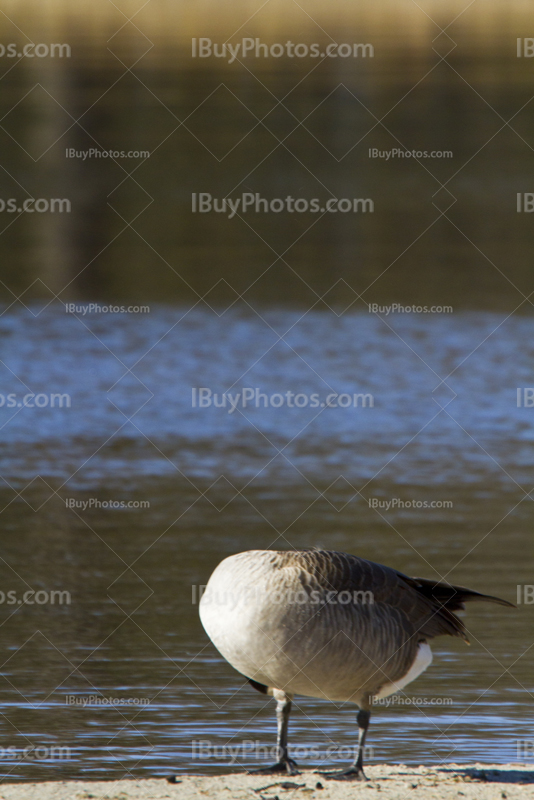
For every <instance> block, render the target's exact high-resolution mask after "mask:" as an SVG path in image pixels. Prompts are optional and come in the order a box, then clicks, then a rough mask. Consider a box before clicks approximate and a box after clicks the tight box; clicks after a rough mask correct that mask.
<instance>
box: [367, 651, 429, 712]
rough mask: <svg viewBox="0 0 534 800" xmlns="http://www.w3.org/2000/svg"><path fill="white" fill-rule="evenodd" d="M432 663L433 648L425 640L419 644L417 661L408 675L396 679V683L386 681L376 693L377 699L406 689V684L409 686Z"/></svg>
mask: <svg viewBox="0 0 534 800" xmlns="http://www.w3.org/2000/svg"><path fill="white" fill-rule="evenodd" d="M431 663H432V650H431V649H430V645H429V644H427V643H426V642H424V643H422V644H420V645H419V650H418V651H417V656H416V658H415V661H414V662H413V664H412V666H411V667H410V669H409V670H408V672H407V673H406V675H403V676H402V678H400V680H398V681H395V683H386V685H385V686H382V688H381V689H380V691H379V693H378V694H377V695H376V699H377V700H381V699H382V698H383V697H389V695H390V694H394V693H395V692H400V691H401V689H404V687H405V686H408V684H409V683H411V682H412V681H414V680H415V679H416V678H417V677H418V676H419V675H420V674H421V673H422V672H424V671H425V669H426V668H427V667H429V666H430V664H431Z"/></svg>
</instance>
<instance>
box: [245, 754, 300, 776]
mask: <svg viewBox="0 0 534 800" xmlns="http://www.w3.org/2000/svg"><path fill="white" fill-rule="evenodd" d="M247 772H248V774H249V775H300V772H299V770H298V767H297V762H296V761H293V759H292V758H285V759H282V760H281V761H277V762H276V764H271V766H270V767H260V768H259V769H248V770H247Z"/></svg>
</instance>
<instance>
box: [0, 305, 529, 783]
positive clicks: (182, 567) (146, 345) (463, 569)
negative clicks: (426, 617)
mask: <svg viewBox="0 0 534 800" xmlns="http://www.w3.org/2000/svg"><path fill="white" fill-rule="evenodd" d="M265 319H266V320H267V321H268V322H269V324H266V323H265V322H264V321H263V320H262V319H260V318H259V317H258V316H257V315H256V314H252V313H250V311H248V312H247V311H246V310H243V309H242V310H241V311H238V310H233V311H230V312H228V313H227V314H226V315H224V317H223V318H220V317H219V316H217V315H216V314H215V313H213V312H212V311H209V310H208V311H204V312H201V311H199V310H194V311H190V312H189V313H187V309H176V308H172V307H161V308H157V307H154V308H153V309H152V312H151V314H150V315H148V316H147V317H144V318H143V323H142V324H140V323H139V319H138V318H136V317H135V315H121V316H120V317H118V316H115V317H114V316H111V315H107V316H106V315H100V316H98V317H91V318H88V317H86V318H85V319H84V320H83V322H80V321H79V320H77V319H75V318H73V317H72V316H71V315H68V314H65V311H64V309H63V308H62V307H61V306H60V305H57V306H52V307H50V308H49V309H48V310H46V311H44V312H42V313H41V314H39V316H37V317H34V316H33V315H32V314H31V313H30V312H23V313H22V312H21V313H18V314H16V313H10V314H5V315H4V316H3V317H2V322H1V326H2V331H3V333H4V342H5V343H6V348H5V351H4V352H3V354H2V361H3V362H4V365H5V366H4V367H3V373H2V388H3V389H4V391H5V392H6V393H7V391H8V390H9V391H13V392H23V391H26V389H25V388H24V387H25V386H28V387H30V389H31V390H32V392H35V393H37V392H39V391H42V390H47V391H50V387H52V388H53V389H54V390H55V391H61V392H63V393H67V394H69V396H70V397H71V400H72V405H71V407H70V408H54V409H52V408H42V409H39V408H16V409H10V408H7V407H6V406H4V407H2V409H0V412H1V414H2V422H1V424H2V425H4V427H3V448H4V465H5V466H4V470H3V475H4V477H5V479H6V480H9V483H10V486H8V485H7V484H4V487H3V488H2V490H1V491H0V502H1V508H2V509H3V511H2V519H3V552H2V558H3V561H2V562H1V566H0V576H1V580H0V586H1V587H5V590H6V591H7V590H11V591H14V592H16V596H17V597H21V596H22V594H23V592H24V591H25V590H27V589H28V587H31V588H32V589H34V590H36V591H39V590H40V591H47V592H51V591H54V590H63V591H68V592H70V594H71V597H72V601H71V603H70V604H69V605H65V604H63V605H57V604H54V605H52V604H43V605H39V604H34V605H24V604H22V605H21V606H18V605H15V606H14V605H9V604H8V603H7V601H6V602H4V603H3V604H1V606H0V610H1V614H2V617H3V625H2V631H3V639H2V641H3V642H4V654H5V664H4V666H3V669H2V681H1V683H0V690H1V696H2V697H1V699H2V703H3V708H4V713H5V718H4V721H3V723H2V727H3V740H4V741H5V742H6V747H7V746H8V744H9V745H10V746H16V747H19V748H22V747H26V746H27V745H28V739H29V741H30V742H34V743H38V744H39V745H41V746H42V747H46V746H50V747H51V746H59V745H61V746H65V747H68V748H70V750H69V753H70V758H63V759H60V758H58V759H55V760H51V759H45V760H39V759H37V758H33V760H32V759H31V758H27V759H26V760H24V761H22V762H21V761H16V760H14V759H13V758H10V757H9V754H6V758H5V769H4V773H5V774H8V773H9V777H10V779H11V778H18V777H20V778H29V777H41V778H43V777H46V776H47V775H53V776H54V777H59V776H62V777H65V776H79V775H81V774H91V775H94V776H95V777H111V776H118V775H122V774H127V772H131V773H132V774H134V775H154V774H164V773H166V772H169V771H173V770H177V769H178V770H186V771H187V770H189V771H195V770H199V769H200V768H202V770H203V771H204V770H207V771H212V770H223V769H225V768H226V769H227V768H228V760H226V759H225V758H223V757H222V756H219V757H215V758H208V759H207V758H200V759H197V758H195V759H193V758H192V749H191V748H192V746H193V745H192V740H195V741H196V740H202V741H204V740H206V739H209V740H210V741H211V742H212V743H213V744H214V745H217V746H219V745H220V746H221V747H222V746H223V745H225V744H227V743H228V741H229V740H230V742H231V743H233V744H235V742H238V743H239V742H242V740H244V739H246V740H253V741H256V740H257V741H259V742H260V743H261V744H262V745H265V746H268V745H270V744H271V740H272V737H273V725H274V723H273V709H272V708H271V703H270V702H269V701H266V700H265V698H263V697H262V696H261V695H259V694H257V693H256V692H253V691H252V690H250V689H249V688H248V687H246V686H244V685H243V681H242V679H241V678H240V677H239V676H238V675H237V674H235V673H233V672H232V670H231V669H230V668H229V667H228V666H227V665H225V664H223V663H222V662H221V660H220V658H219V657H218V655H217V654H216V652H215V651H214V649H213V648H212V647H211V645H210V644H209V643H208V642H207V640H206V637H205V634H204V632H203V631H202V629H201V627H200V624H199V621H198V618H197V608H196V606H195V605H193V604H192V588H191V587H192V586H193V585H194V586H198V585H202V584H204V583H205V582H206V579H207V577H208V575H209V573H210V571H211V569H212V568H213V567H214V566H215V565H216V563H217V562H218V561H219V560H220V559H221V558H223V557H224V556H225V555H227V554H229V553H233V552H236V551H239V550H244V549H248V548H253V547H260V548H263V547H279V548H285V547H288V546H295V547H305V546H310V545H317V546H327V547H331V548H334V549H341V550H347V551H351V552H356V553H358V554H361V555H363V556H366V557H369V558H372V559H374V560H378V561H382V562H386V563H389V564H392V565H394V566H396V567H397V568H399V569H401V570H404V571H406V572H408V573H411V574H421V575H427V576H432V575H435V576H436V577H437V576H438V574H441V575H445V574H448V573H449V572H450V574H449V579H450V580H454V581H456V582H458V583H460V584H467V585H470V586H473V587H474V588H478V589H480V590H482V591H488V592H491V593H494V594H500V595H502V596H503V597H507V598H508V599H511V600H514V599H515V592H516V588H515V587H516V585H517V584H523V583H529V581H530V565H529V563H528V560H527V559H525V557H524V554H525V552H526V550H525V549H526V548H527V542H528V541H530V527H531V519H530V518H531V514H530V505H529V501H528V500H525V499H524V498H525V494H524V492H523V490H522V489H521V486H525V487H528V486H530V485H531V482H532V477H533V476H532V465H531V462H530V460H529V458H528V455H527V452H528V451H527V450H526V449H525V448H528V447H529V445H530V439H531V434H530V433H529V431H530V430H531V424H530V418H529V414H530V411H529V409H528V408H520V409H518V408H517V407H516V395H515V387H516V385H523V384H525V385H526V384H528V383H529V382H531V380H530V375H531V358H530V353H529V347H528V345H524V347H523V350H522V352H521V353H517V347H516V343H517V342H518V341H521V342H523V343H526V342H528V341H529V340H530V338H531V333H532V331H531V328H532V322H531V320H530V319H528V318H517V317H516V318H511V319H509V320H507V321H506V323H504V324H503V325H501V327H500V328H499V335H498V337H497V338H494V337H492V336H491V335H490V334H491V331H492V330H494V329H495V328H496V327H497V326H498V325H499V323H500V322H502V321H503V317H502V316H499V315H492V314H488V313H486V314H480V313H471V314H461V315H455V316H454V318H453V317H452V316H450V315H449V316H447V317H445V316H443V317H437V316H433V317H432V319H430V320H428V319H427V318H424V317H422V316H411V317H405V316H401V315H397V316H395V317H390V318H389V319H388V326H385V325H383V324H382V323H381V321H380V320H379V319H378V318H376V317H374V316H373V315H369V314H347V315H343V316H342V317H338V316H337V315H335V314H334V313H332V312H329V313H317V312H315V313H313V314H311V315H307V316H305V317H304V318H301V315H299V314H297V313H294V312H285V313H284V312H281V311H277V312H270V313H268V314H267V315H266V316H265ZM176 323H177V324H176ZM173 325H175V327H173ZM273 328H274V329H276V330H277V331H279V332H285V331H289V333H288V334H287V335H286V336H285V340H279V339H278V337H277V336H275V335H274V334H273ZM487 336H489V339H488V340H487V341H486V343H485V344H484V345H482V346H481V347H479V349H478V350H477V357H476V361H472V360H470V359H467V361H466V362H465V363H464V364H463V365H462V366H460V367H459V368H458V369H457V370H456V371H454V373H453V375H451V376H450V378H447V385H448V386H449V387H450V390H449V389H447V390H446V391H445V392H444V393H443V394H440V393H439V392H437V391H436V392H435V391H433V390H434V389H435V387H436V385H437V384H438V383H439V378H437V377H436V374H437V375H438V376H440V377H445V376H446V375H447V373H448V372H450V371H451V370H453V369H454V366H455V365H457V364H458V363H459V362H460V361H461V360H462V359H463V358H465V357H466V356H467V355H468V354H469V353H470V352H471V351H472V350H473V348H474V347H475V346H476V345H477V344H479V343H480V342H481V341H482V340H483V339H484V338H485V337H487ZM492 338H493V341H492ZM8 345H9V346H8ZM50 352H53V353H54V354H55V357H54V358H53V359H50V358H49V357H48V356H47V354H49V353H50ZM512 353H513V355H514V358H513V359H512V358H510V354H512ZM255 362H256V365H255V367H253V368H252V369H251V370H249V371H248V372H247V371H246V368H247V367H248V366H250V364H254V363H255ZM129 369H130V370H131V372H129V371H128V370H129ZM13 375H17V376H18V379H19V380H20V381H21V382H22V381H23V382H24V383H21V384H20V385H19V384H18V383H17V382H16V381H15V379H14V377H13ZM123 376H124V377H123ZM134 376H135V377H134ZM123 382H124V385H123ZM136 385H138V386H139V387H140V388H139V390H138V391H137V390H136V389H134V387H135V386H136ZM191 386H211V387H212V388H213V390H214V391H215V390H217V391H224V390H230V391H238V390H241V391H242V389H243V387H247V386H250V387H256V386H257V387H259V388H260V389H261V391H262V392H264V393H266V394H267V395H270V394H271V393H274V392H283V391H286V390H288V389H292V390H293V391H295V392H296V391H301V390H304V391H309V392H312V391H317V392H318V393H319V394H320V395H321V396H324V393H325V392H326V391H327V390H328V391H329V390H330V387H331V388H332V389H333V390H335V391H338V392H340V391H342V390H343V391H347V392H353V391H354V390H355V389H357V390H358V391H363V392H371V393H372V394H373V396H374V398H375V404H374V407H372V408H350V409H349V408H347V409H341V408H337V409H336V408H326V409H321V410H320V413H319V414H317V409H314V410H313V411H314V413H313V414H310V411H311V409H309V408H302V409H298V408H289V407H287V406H284V407H280V408H276V409H275V408H268V409H262V408H259V409H257V408H255V407H254V406H253V407H251V408H245V409H240V411H239V412H238V411H236V412H235V413H233V414H229V413H228V409H224V408H220V409H214V408H205V409H200V408H196V409H194V408H192V407H191ZM232 387H233V389H232ZM451 390H452V392H454V393H455V394H456V397H455V398H454V399H453V400H452V402H450V404H448V405H447V403H449V400H450V398H451V397H453V395H452V394H451ZM440 391H441V390H440ZM436 397H437V398H438V399H439V400H440V404H441V405H442V406H445V410H444V411H440V407H439V406H438V405H436V402H435V399H434V398H436ZM147 398H148V402H147ZM128 418H130V421H128ZM399 451H400V452H399ZM484 451H486V452H484ZM523 453H524V456H523V455H522V454H523ZM36 475H37V476H39V477H38V478H35V476H36ZM340 476H341V477H340ZM30 482H31V483H30ZM527 491H528V489H527ZM17 492H19V493H20V494H17ZM392 498H397V499H400V500H402V501H403V502H405V503H407V504H408V503H409V505H405V506H404V507H402V506H400V505H399V504H396V505H395V506H393V507H390V509H389V510H385V509H384V508H381V509H380V510H379V513H378V512H377V510H375V509H374V508H372V507H371V505H370V502H369V501H371V500H373V499H374V500H379V501H380V502H386V501H388V500H391V499H392ZM413 501H416V503H424V502H430V501H440V502H441V503H442V504H441V507H436V508H432V509H428V508H427V509H424V508H418V507H417V505H414V504H413ZM444 501H447V503H450V502H452V507H447V506H446V505H443V502H444ZM147 502H148V504H149V505H147ZM117 503H123V504H124V505H123V506H122V507H116V508H112V507H111V506H112V505H113V504H117ZM68 504H69V505H70V506H71V507H67V506H68ZM128 504H130V506H129V507H128ZM132 504H133V505H132ZM501 520H502V521H501ZM484 536H485V537H486V538H485V539H484V540H483V542H482V543H481V540H482V539H483V537H484ZM466 554H467V555H466ZM467 624H468V628H469V631H470V636H471V641H472V646H471V648H466V647H465V646H464V645H463V644H462V643H461V642H456V641H452V640H451V641H450V642H449V641H446V640H440V641H439V642H438V644H437V646H436V648H435V650H436V655H435V662H434V666H433V667H432V668H431V669H430V670H429V671H428V672H427V673H425V675H423V676H422V677H421V678H420V679H419V680H418V682H417V684H415V685H414V687H413V692H410V695H412V694H413V695H414V696H417V697H421V698H434V697H436V696H439V697H440V698H441V697H450V698H452V699H453V705H452V706H448V705H442V706H438V705H430V706H428V707H424V708H416V707H390V708H381V709H379V710H378V711H377V713H376V714H375V720H374V723H373V737H372V738H373V741H372V745H373V748H374V758H375V759H376V760H377V761H384V760H389V761H401V762H406V763H420V762H421V761H425V762H428V761H429V760H430V761H432V760H435V761H439V760H440V759H443V758H444V759H454V758H456V759H460V760H463V759H466V758H468V759H473V760H475V759H477V760H484V759H487V760H497V761H499V760H502V761H508V760H514V759H515V758H516V740H517V739H522V738H526V737H527V736H528V733H527V731H526V728H525V726H526V722H525V719H524V714H523V708H524V703H525V700H526V698H527V697H528V692H529V691H530V690H531V689H532V682H531V655H530V652H527V653H526V655H524V656H523V655H522V654H523V653H524V651H525V650H526V649H527V646H528V638H529V637H528V633H529V630H530V628H529V625H530V617H529V614H528V607H527V606H522V607H520V609H519V610H518V611H517V612H510V611H509V610H507V609H500V608H499V607H487V606H486V607H482V606H480V607H476V606H475V607H472V608H471V609H469V614H468V616H467ZM36 665H39V669H38V670H36ZM508 667H509V668H510V673H507V672H506V668H508ZM529 670H530V671H529ZM488 687H489V688H488ZM95 694H96V695H98V694H100V695H101V696H103V697H105V698H134V699H136V700H139V701H140V700H142V699H146V698H148V699H149V703H148V705H146V706H140V705H138V704H135V705H130V706H126V707H121V706H119V707H111V706H107V707H106V706H95V705H87V706H86V707H83V706H80V705H72V704H69V702H71V701H69V700H68V698H69V697H70V696H76V697H77V698H79V699H80V700H83V698H87V697H89V696H92V695H95ZM393 730H394V731H395V735H394V736H393V735H392V731H393ZM293 731H294V733H293V740H294V742H295V745H297V744H298V745H299V746H301V747H308V748H312V749H314V750H317V748H319V750H320V751H321V752H323V751H324V750H325V748H327V747H329V746H330V745H332V742H334V743H337V744H339V745H340V746H342V747H343V748H346V747H349V746H351V745H352V744H353V736H354V718H353V713H352V711H351V710H350V708H349V707H343V708H341V709H336V708H335V707H334V706H332V705H329V704H328V703H323V702H321V701H318V700H310V699H305V698H301V699H299V700H298V702H297V713H296V714H295V720H294V723H293ZM443 731H444V732H445V733H444V734H443V735H442V733H441V732H443ZM26 737H28V738H26ZM243 747H249V746H248V745H243ZM216 752H221V751H216ZM343 752H345V751H343ZM253 761H254V756H253V755H252V753H251V751H250V750H247V751H246V755H245V756H244V758H243V759H242V760H241V762H240V763H247V764H251V763H252V762H253ZM312 761H313V759H310V764H311V763H312ZM314 763H315V762H314ZM317 763H318V762H317Z"/></svg>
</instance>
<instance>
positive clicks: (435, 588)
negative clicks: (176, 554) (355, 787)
mask: <svg viewBox="0 0 534 800" xmlns="http://www.w3.org/2000/svg"><path fill="white" fill-rule="evenodd" d="M471 600H486V601H489V602H492V603H499V604H500V605H504V606H511V607H513V608H514V607H515V606H514V605H513V603H509V602H508V601H506V600H501V599H500V598H498V597H492V596H490V595H485V594H480V593H479V592H475V591H472V590H471V589H466V588H464V587H463V586H452V585H450V584H447V583H439V582H436V581H433V580H427V579H425V578H410V577H408V576H407V575H404V574H403V573H402V572H398V571H397V570H395V569H392V568H390V567H385V566H382V565H381V564H375V563H373V562H372V561H367V560H365V559H363V558H359V557H357V556H355V555H351V554H350V553H341V552H335V551H331V550H322V549H309V550H287V551H286V550H249V551H246V552H243V553H238V554H236V555H232V556H229V557H228V558H225V559H224V560H223V561H222V562H221V563H220V564H219V565H218V566H217V567H216V569H215V570H214V572H213V574H212V575H211V577H210V579H209V581H208V583H207V585H206V588H205V591H204V594H203V596H202V599H201V601H200V604H199V613H200V619H201V622H202V625H203V627H204V629H205V631H206V633H207V634H208V636H209V638H210V639H211V641H212V642H213V644H214V645H215V647H216V648H217V650H218V651H219V652H220V654H221V655H222V656H223V657H224V658H225V659H226V661H228V662H229V664H231V666H232V667H234V668H235V669H236V670H237V671H238V672H240V673H241V674H242V675H244V676H245V677H246V678H247V679H248V682H249V683H250V684H251V685H252V687H253V688H255V689H257V690H258V691H260V692H262V693H264V694H267V695H270V696H272V697H274V699H275V700H276V703H277V705H276V716H277V727H278V734H277V752H278V755H279V760H278V761H277V762H276V763H275V764H273V765H272V766H270V767H267V768H263V769H261V770H256V772H261V773H287V774H289V775H298V774H299V772H298V768H297V764H296V763H295V761H294V760H293V759H292V758H290V756H289V753H288V723H289V716H290V712H291V702H292V700H293V697H294V695H295V694H298V695H304V696H307V697H317V698H325V699H328V700H332V701H336V702H352V703H355V704H356V706H357V707H358V709H359V710H358V713H357V717H356V720H357V725H358V749H357V755H356V757H355V759H354V762H353V763H352V764H351V765H350V766H349V767H348V768H347V769H343V770H340V771H335V772H325V773H320V774H322V775H325V777H326V778H329V779H335V780H367V778H366V776H365V774H364V771H363V753H364V745H365V739H366V734H367V729H368V727H369V720H370V718H371V708H372V705H373V702H374V701H376V700H380V699H382V698H384V697H387V696H388V695H390V694H393V693H395V692H398V691H401V690H402V689H403V688H404V687H405V686H407V685H408V684H409V683H410V682H411V681H413V680H415V678H417V677H418V676H419V675H420V674H421V673H422V672H423V671H424V670H425V669H426V668H427V667H428V666H429V665H430V663H431V661H432V652H431V649H430V645H429V644H428V642H429V640H431V639H433V638H434V637H435V636H441V635H448V636H459V637H460V638H462V639H463V640H464V641H465V642H467V643H469V640H468V639H467V636H466V629H465V626H464V624H463V622H462V621H461V620H460V619H459V618H458V617H457V616H456V615H455V614H454V612H455V611H457V610H459V609H463V608H464V602H466V601H471Z"/></svg>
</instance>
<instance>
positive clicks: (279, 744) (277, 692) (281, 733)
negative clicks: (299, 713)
mask: <svg viewBox="0 0 534 800" xmlns="http://www.w3.org/2000/svg"><path fill="white" fill-rule="evenodd" d="M272 694H273V697H274V698H275V699H276V722H277V726H278V733H277V737H276V750H277V753H278V758H279V760H278V761H277V762H276V764H273V765H272V766H270V767H262V768H261V769H254V770H248V771H249V772H250V773H255V774H265V775H267V774H276V773H282V774H284V775H300V773H299V771H298V769H297V764H296V762H295V761H293V759H292V758H289V755H288V752H287V728H288V725H289V715H290V713H291V699H290V695H287V694H286V693H285V692H283V691H282V690H281V689H273V690H272Z"/></svg>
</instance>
